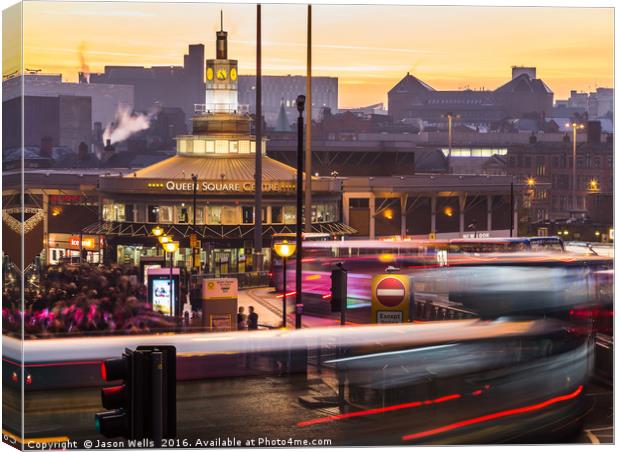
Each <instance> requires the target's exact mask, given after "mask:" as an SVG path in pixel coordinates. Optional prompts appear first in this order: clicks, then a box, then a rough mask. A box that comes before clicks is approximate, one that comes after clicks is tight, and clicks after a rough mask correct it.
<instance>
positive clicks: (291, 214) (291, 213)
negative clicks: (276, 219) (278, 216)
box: [282, 206, 296, 224]
mask: <svg viewBox="0 0 620 452" xmlns="http://www.w3.org/2000/svg"><path fill="white" fill-rule="evenodd" d="M295 210H296V207H295V206H283V207H282V217H283V221H282V222H283V223H286V224H294V223H295V216H296V215H295V213H296V212H295Z"/></svg>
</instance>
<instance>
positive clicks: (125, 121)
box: [103, 104, 159, 144]
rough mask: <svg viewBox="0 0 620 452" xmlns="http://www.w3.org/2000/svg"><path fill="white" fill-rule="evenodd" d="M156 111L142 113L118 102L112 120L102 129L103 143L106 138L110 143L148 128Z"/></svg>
mask: <svg viewBox="0 0 620 452" xmlns="http://www.w3.org/2000/svg"><path fill="white" fill-rule="evenodd" d="M158 111H159V110H158V109H153V110H151V111H149V112H148V114H146V115H144V114H142V113H135V112H133V111H132V109H131V108H130V107H128V106H127V105H123V104H119V106H118V108H117V109H116V114H115V117H114V121H112V122H111V123H110V124H108V125H107V127H106V128H105V130H104V131H103V143H104V144H105V143H106V142H107V140H110V141H111V143H112V144H114V143H118V142H120V141H125V140H126V139H127V138H129V137H130V136H131V135H133V134H134V133H137V132H140V131H141V130H146V129H148V128H149V126H150V125H151V121H152V120H153V118H154V117H155V115H157V113H158Z"/></svg>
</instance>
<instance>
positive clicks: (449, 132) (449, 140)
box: [445, 112, 461, 173]
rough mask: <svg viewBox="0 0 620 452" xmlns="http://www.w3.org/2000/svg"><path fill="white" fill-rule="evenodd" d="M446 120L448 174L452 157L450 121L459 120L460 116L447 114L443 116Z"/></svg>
mask: <svg viewBox="0 0 620 452" xmlns="http://www.w3.org/2000/svg"><path fill="white" fill-rule="evenodd" d="M445 117H446V118H448V173H449V172H450V158H451V157H452V119H454V118H460V117H461V115H457V114H454V113H452V112H448V113H446V114H445Z"/></svg>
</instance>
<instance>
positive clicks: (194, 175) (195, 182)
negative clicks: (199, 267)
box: [192, 174, 198, 268]
mask: <svg viewBox="0 0 620 452" xmlns="http://www.w3.org/2000/svg"><path fill="white" fill-rule="evenodd" d="M192 182H193V184H194V186H193V188H194V203H193V206H192V212H193V214H194V215H193V216H194V218H193V221H192V225H193V227H192V233H193V234H196V192H197V190H198V175H197V174H192ZM192 268H196V247H195V246H192Z"/></svg>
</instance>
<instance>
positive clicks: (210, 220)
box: [207, 206, 222, 224]
mask: <svg viewBox="0 0 620 452" xmlns="http://www.w3.org/2000/svg"><path fill="white" fill-rule="evenodd" d="M207 224H222V208H221V207H220V206H209V207H207Z"/></svg>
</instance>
